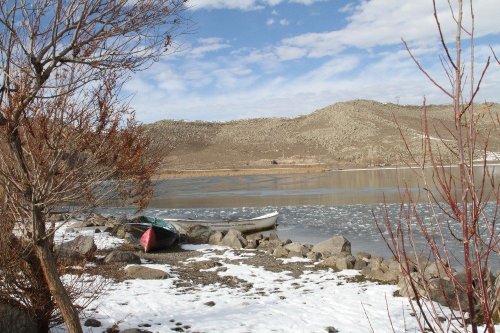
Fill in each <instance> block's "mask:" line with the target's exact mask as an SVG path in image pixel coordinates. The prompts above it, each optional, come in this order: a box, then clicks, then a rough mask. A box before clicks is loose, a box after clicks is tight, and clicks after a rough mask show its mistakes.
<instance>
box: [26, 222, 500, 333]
mask: <svg viewBox="0 0 500 333" xmlns="http://www.w3.org/2000/svg"><path fill="white" fill-rule="evenodd" d="M61 219H63V218H61ZM123 222H124V219H123V218H114V217H111V216H109V217H106V216H101V215H97V214H93V215H91V216H89V217H88V218H86V219H85V220H82V221H79V222H73V223H70V224H68V226H67V227H66V229H65V230H64V235H66V236H68V235H69V236H70V238H71V240H69V241H63V242H62V243H61V244H60V245H59V246H58V253H59V255H60V256H61V257H63V258H66V259H67V260H68V261H69V262H71V261H72V260H75V261H79V262H81V261H82V260H84V261H86V262H87V263H91V264H90V265H86V266H85V267H87V268H86V273H88V274H100V275H103V276H105V277H107V278H111V279H112V280H113V281H115V283H119V282H121V281H128V280H136V279H138V280H158V279H160V280H161V279H169V278H171V277H172V275H175V277H176V278H175V281H174V286H175V287H176V288H178V289H179V290H182V291H183V292H184V293H185V292H196V290H197V289H198V288H200V286H210V285H219V286H224V287H227V288H233V289H237V290H241V291H242V292H248V291H249V290H250V289H251V288H253V285H252V284H251V283H248V282H247V281H245V279H241V278H240V277H238V276H234V275H225V274H224V273H225V271H226V270H227V267H226V265H227V264H234V265H241V264H242V263H243V262H244V263H245V264H247V265H252V266H255V267H262V268H263V269H265V270H266V271H269V272H274V273H283V272H286V273H287V274H288V275H290V276H291V277H293V278H294V279H297V282H296V283H295V284H292V287H293V288H296V289H297V288H301V287H302V285H301V283H300V282H299V281H300V279H299V277H301V276H302V275H303V274H304V273H305V272H311V271H318V272H319V271H325V272H328V271H343V270H356V271H358V272H359V273H357V274H354V275H353V276H352V278H351V281H352V282H358V283H359V282H362V281H371V282H376V283H378V284H392V285H396V284H397V285H398V288H399V289H398V290H399V291H397V292H396V293H397V295H398V296H404V297H414V296H415V295H414V292H413V289H412V288H409V287H408V286H407V284H406V280H405V279H404V278H403V275H402V274H401V269H400V265H399V263H398V262H397V261H395V260H394V259H390V258H389V259H388V258H382V257H378V256H372V255H371V254H369V253H366V252H360V253H356V254H352V253H351V243H350V242H349V240H348V239H346V238H345V237H343V236H341V235H334V236H332V237H330V238H329V239H327V240H325V241H322V242H320V243H317V244H314V245H313V244H301V243H297V242H294V241H292V240H290V239H286V240H282V239H279V238H278V236H277V234H276V232H271V233H270V234H269V235H266V236H265V235H263V234H262V233H258V234H252V235H243V234H241V233H240V232H239V231H237V230H230V231H229V232H227V233H221V232H217V231H212V230H211V229H210V228H207V227H203V226H193V227H191V228H189V229H188V230H184V231H183V233H182V234H181V240H180V242H181V243H182V244H192V245H180V244H179V245H176V246H174V247H173V248H170V249H166V250H163V251H157V252H152V253H144V252H143V251H142V249H141V247H140V245H139V244H138V242H137V239H135V238H134V237H133V236H132V235H131V234H130V233H129V232H128V231H127V227H126V225H125V224H124V223H123ZM82 230H87V231H89V230H90V231H91V232H92V233H93V235H88V233H87V234H84V233H83V232H82ZM107 233H109V234H110V235H113V236H114V237H117V238H119V239H120V242H119V243H121V244H118V243H117V245H116V246H114V247H113V248H109V249H98V246H96V244H95V242H94V239H95V238H96V235H98V234H101V235H103V234H107ZM194 244H211V246H213V250H212V253H213V254H212V256H211V257H209V258H208V260H207V259H206V258H204V259H203V260H200V257H201V256H203V255H204V253H203V252H200V251H197V250H196V245H194ZM228 249H230V250H231V251H232V253H233V256H234V258H225V259H221V258H222V257H223V255H222V254H224V253H225V252H226V251H227V250H228ZM146 264H163V265H168V266H169V267H171V271H170V272H166V271H164V270H161V269H155V268H151V267H148V265H146ZM411 265H413V266H412V267H411V270H412V272H414V274H418V276H421V277H423V278H425V279H427V280H428V281H429V282H430V283H429V285H430V286H435V288H434V289H431V290H429V291H428V293H427V294H428V295H429V297H430V298H431V299H432V300H434V301H436V302H439V303H442V304H444V303H446V300H447V299H448V300H450V299H454V294H453V293H454V289H453V287H452V285H451V282H450V281H449V279H448V278H447V276H446V273H445V272H443V269H439V268H438V265H436V263H434V262H431V261H429V260H428V259H427V258H424V257H415V258H412V263H411ZM412 274H413V273H412ZM455 274H456V276H457V278H458V279H462V276H464V275H465V273H460V272H456V273H455ZM496 281H497V283H498V282H499V279H498V277H497V279H496ZM419 292H423V290H419ZM262 293H263V294H262V295H261V296H263V295H265V294H266V293H269V292H265V291H262ZM257 294H258V292H257ZM281 297H284V296H281ZM462 301H463V302H465V299H463V300H462V299H460V303H462ZM211 302H212V303H214V304H215V302H217V301H216V300H211V301H208V302H206V304H205V305H206V306H207V307H210V306H213V304H212V303H211ZM452 307H458V304H452ZM85 325H86V326H89V327H100V328H104V332H107V333H117V332H125V333H138V332H141V333H148V332H151V331H149V330H147V326H146V327H142V326H139V327H137V328H135V329H127V330H122V331H120V330H119V329H118V326H110V327H101V325H102V324H101V323H100V321H99V320H97V319H95V318H92V317H91V318H88V319H87V320H86V321H85ZM329 329H331V330H329ZM173 330H174V331H178V332H191V330H190V328H189V327H186V325H183V324H182V323H181V324H180V325H175V327H173ZM325 330H326V331H327V332H335V330H334V328H333V327H326V328H325ZM26 332H29V330H26Z"/></svg>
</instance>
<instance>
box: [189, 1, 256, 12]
mask: <svg viewBox="0 0 500 333" xmlns="http://www.w3.org/2000/svg"><path fill="white" fill-rule="evenodd" d="M189 5H190V8H192V9H194V10H198V9H203V8H208V9H220V8H227V9H239V10H253V9H259V8H260V7H259V6H258V5H257V1H256V0H191V1H190V2H189Z"/></svg>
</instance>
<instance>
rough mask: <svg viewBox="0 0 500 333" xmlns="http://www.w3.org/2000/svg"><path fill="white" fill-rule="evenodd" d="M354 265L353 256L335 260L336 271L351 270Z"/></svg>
mask: <svg viewBox="0 0 500 333" xmlns="http://www.w3.org/2000/svg"><path fill="white" fill-rule="evenodd" d="M355 263H356V258H355V257H353V256H345V257H338V258H337V260H336V261H335V265H336V266H337V269H339V270H341V271H342V270H344V269H353V268H354V264H355Z"/></svg>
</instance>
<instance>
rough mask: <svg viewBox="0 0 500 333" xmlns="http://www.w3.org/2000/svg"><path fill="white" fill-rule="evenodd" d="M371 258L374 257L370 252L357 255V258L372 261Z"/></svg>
mask: <svg viewBox="0 0 500 333" xmlns="http://www.w3.org/2000/svg"><path fill="white" fill-rule="evenodd" d="M371 257H372V255H371V254H370V253H368V252H358V253H356V258H360V259H366V260H369V259H371ZM366 260H365V261H366Z"/></svg>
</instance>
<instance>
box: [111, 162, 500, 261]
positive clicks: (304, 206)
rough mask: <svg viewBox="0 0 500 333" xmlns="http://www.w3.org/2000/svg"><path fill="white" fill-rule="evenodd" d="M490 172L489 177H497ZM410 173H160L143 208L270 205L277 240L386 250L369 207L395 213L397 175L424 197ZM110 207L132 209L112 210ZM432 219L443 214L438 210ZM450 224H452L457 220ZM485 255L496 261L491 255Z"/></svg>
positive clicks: (237, 210)
mask: <svg viewBox="0 0 500 333" xmlns="http://www.w3.org/2000/svg"><path fill="white" fill-rule="evenodd" d="M497 168H498V167H497ZM490 172H494V167H491V168H490ZM478 175H479V176H480V172H478ZM428 176H431V175H430V174H429V175H428ZM495 177H496V179H497V181H498V180H499V178H500V177H498V175H496V176H495ZM417 179H418V177H417V176H416V174H415V173H414V171H412V170H408V169H400V170H396V169H378V170H352V171H341V170H336V171H330V172H325V173H316V174H293V175H254V176H236V177H202V178H185V179H172V180H164V181H161V182H157V183H155V194H154V198H153V200H152V201H151V204H150V207H149V208H147V209H146V211H145V212H144V214H146V215H154V216H158V217H187V218H214V217H223V218H227V217H235V216H244V217H255V216H258V215H262V214H264V213H269V212H272V211H275V210H276V211H279V212H280V217H279V220H278V223H279V226H278V234H279V236H280V238H282V239H286V238H290V239H292V240H294V241H298V242H302V243H312V244H314V243H317V242H319V241H322V240H325V239H327V238H330V237H331V236H332V235H337V234H340V235H344V236H345V237H346V238H348V239H349V240H350V241H351V243H352V251H353V253H356V252H358V251H367V252H370V253H372V254H375V255H383V256H389V255H390V253H389V251H388V249H387V247H386V246H385V244H384V242H383V240H382V239H381V236H380V234H379V232H378V230H377V228H376V226H375V223H374V218H373V214H372V211H373V212H374V213H375V215H376V216H377V217H381V216H382V211H381V208H382V205H381V204H380V203H381V202H383V201H384V198H385V201H386V202H387V203H388V205H387V207H388V210H387V212H388V214H389V216H390V217H391V218H392V219H395V218H396V217H397V216H398V214H399V211H400V210H399V207H400V205H399V190H398V185H399V184H402V183H404V182H406V183H407V184H408V187H409V188H410V190H411V192H412V194H413V195H414V196H415V197H416V198H420V200H423V199H425V196H424V194H425V193H424V192H423V191H419V188H422V186H421V184H419V183H418V181H417ZM493 208H494V205H493V204H492V205H490V206H489V212H490V213H489V214H491V216H492V215H493ZM418 210H419V211H420V212H421V213H422V214H423V215H424V216H426V219H427V220H429V219H430V216H431V214H430V208H429V205H428V204H425V203H420V204H419V205H418ZM114 213H115V214H121V213H129V214H130V213H132V211H131V210H123V209H120V210H118V211H114ZM440 219H441V220H442V221H443V222H445V221H446V219H445V218H444V216H442V217H440ZM452 228H453V229H455V230H456V231H458V229H457V228H458V226H456V225H455V226H452ZM496 228H497V229H496V230H495V232H496V233H498V227H496ZM451 243H456V245H454V246H453V248H454V249H456V251H459V247H458V246H459V242H457V241H451ZM493 259H494V260H495V261H496V262H497V264H494V266H498V257H496V258H493Z"/></svg>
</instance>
